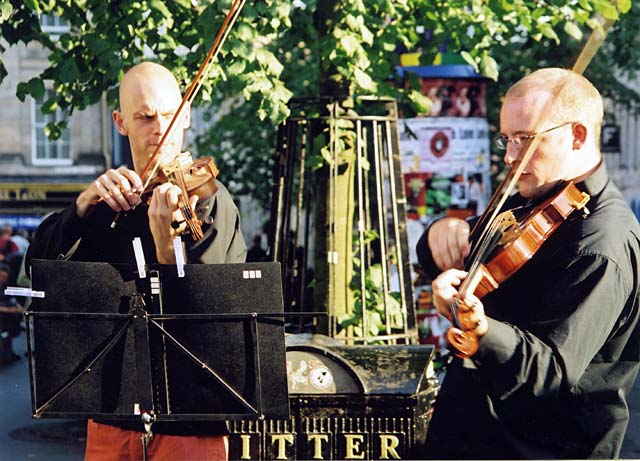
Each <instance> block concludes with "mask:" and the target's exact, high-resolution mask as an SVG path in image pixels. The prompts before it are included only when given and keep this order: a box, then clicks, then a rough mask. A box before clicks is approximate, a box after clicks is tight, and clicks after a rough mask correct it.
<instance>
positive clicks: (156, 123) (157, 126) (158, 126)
mask: <svg viewBox="0 0 640 461" xmlns="http://www.w3.org/2000/svg"><path fill="white" fill-rule="evenodd" d="M170 122H171V120H169V119H167V118H166V117H161V116H159V115H157V116H156V117H155V118H154V120H153V129H154V131H155V132H156V133H157V134H159V135H163V134H164V132H165V131H167V128H168V127H169V123H170Z"/></svg>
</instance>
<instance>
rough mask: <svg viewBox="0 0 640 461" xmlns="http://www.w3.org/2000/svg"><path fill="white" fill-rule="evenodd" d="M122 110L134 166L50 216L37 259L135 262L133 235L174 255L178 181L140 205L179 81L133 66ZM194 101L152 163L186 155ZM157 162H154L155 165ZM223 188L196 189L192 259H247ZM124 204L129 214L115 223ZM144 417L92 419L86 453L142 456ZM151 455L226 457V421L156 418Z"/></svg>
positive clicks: (117, 114) (155, 257) (149, 254)
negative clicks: (208, 193)
mask: <svg viewBox="0 0 640 461" xmlns="http://www.w3.org/2000/svg"><path fill="white" fill-rule="evenodd" d="M119 97H120V109H119V110H115V111H113V121H114V123H115V125H116V128H117V129H118V131H119V132H120V133H121V134H122V135H124V136H127V137H128V138H129V142H130V144H131V156H132V160H133V167H134V169H133V170H130V169H128V168H127V167H124V166H122V167H120V168H117V169H110V170H108V171H106V172H105V173H104V174H102V175H100V176H99V177H98V178H97V179H96V180H95V181H93V182H92V183H91V185H90V186H89V187H87V189H86V190H84V191H83V192H81V193H80V194H79V195H78V197H77V199H76V201H75V203H73V204H72V205H70V206H69V207H68V208H66V209H65V210H63V211H61V212H59V213H55V214H53V215H51V216H49V217H48V218H47V219H45V220H44V221H43V222H42V224H41V225H40V226H39V227H38V229H37V231H36V233H35V235H34V238H33V241H32V243H31V246H30V248H29V251H28V254H27V259H26V264H27V267H28V266H29V264H30V261H31V260H32V259H34V258H39V259H58V258H60V257H64V258H65V259H72V260H75V261H91V262H108V263H123V264H135V253H134V250H133V245H132V241H133V239H134V238H136V237H139V238H140V240H141V242H142V246H143V251H144V256H145V259H146V262H147V263H148V264H149V263H150V264H153V263H161V264H172V263H175V253H174V248H173V241H174V237H175V236H176V232H177V231H176V230H175V229H174V227H173V226H172V222H173V221H175V220H181V216H180V211H179V206H178V205H179V203H178V196H179V193H180V189H179V188H178V187H177V186H175V185H173V184H171V183H165V184H162V185H160V186H158V187H156V188H155V189H154V190H153V195H152V198H151V200H150V202H149V204H146V203H141V200H140V191H141V190H142V187H143V180H145V179H146V178H141V175H142V174H143V170H144V167H145V165H146V164H147V163H148V162H149V159H150V158H151V156H152V153H153V152H154V150H155V149H156V146H157V145H158V143H159V142H160V139H161V138H162V136H163V134H164V133H165V131H166V130H167V127H168V125H169V123H170V121H171V119H172V118H173V116H174V114H175V113H176V112H177V110H178V107H179V105H180V102H181V95H180V89H179V86H178V83H177V82H176V80H175V78H174V77H173V75H172V74H171V72H170V71H169V70H167V69H166V68H165V67H163V66H161V65H159V64H155V63H151V62H144V63H141V64H138V65H136V66H135V67H133V68H131V69H130V70H129V71H128V72H127V73H126V74H125V75H124V77H123V78H122V81H121V83H120V93H119ZM188 109H189V108H188V107H187V108H186V110H183V112H184V114H183V115H182V116H181V117H180V119H179V120H178V121H177V123H176V124H175V128H174V129H173V134H172V136H171V137H170V138H169V139H168V140H167V142H165V143H164V144H163V147H162V149H161V151H160V155H158V157H157V158H155V159H154V160H153V162H154V163H157V162H165V161H168V160H171V159H172V158H174V156H175V155H177V154H179V153H180V151H181V148H182V142H183V136H184V131H185V130H186V129H187V128H188V126H189V121H190V118H189V110H188ZM152 166H153V165H152ZM216 185H217V192H216V193H215V194H214V195H213V196H212V197H211V198H209V199H207V200H204V201H200V203H197V206H196V201H197V197H192V203H191V205H192V206H194V207H195V211H196V213H197V216H198V218H199V219H200V221H201V222H203V223H205V224H204V225H203V233H204V238H202V239H201V240H198V241H194V240H193V239H192V238H191V237H190V236H189V235H183V236H182V238H183V241H184V244H185V248H186V255H187V262H188V263H192V264H193V263H239V262H244V260H245V256H246V245H245V242H244V239H243V237H242V234H241V232H240V218H239V214H238V209H237V208H236V206H235V205H234V203H233V200H232V199H231V196H230V194H229V192H228V191H227V189H226V188H225V187H224V185H222V183H220V182H219V181H217V180H216ZM116 212H121V215H120V218H119V219H118V221H117V224H116V225H115V227H112V226H111V223H112V222H113V219H114V216H115V214H116ZM142 431H143V428H142V425H141V424H137V423H135V424H134V423H128V422H122V421H120V422H117V421H108V420H104V421H92V420H90V421H89V422H88V435H87V450H86V459H87V460H88V461H99V460H111V459H113V460H116V459H117V460H129V459H130V460H132V461H133V460H134V459H136V460H137V459H141V454H142V444H141V441H140V435H141V433H142ZM153 432H154V437H153V439H152V441H151V443H150V444H149V445H148V448H147V450H148V451H147V455H148V456H150V459H152V460H154V461H160V460H167V461H169V460H171V461H175V460H181V459H190V460H191V459H198V460H219V459H226V457H227V439H226V433H227V432H226V425H225V424H224V423H221V422H199V423H189V422H157V423H155V424H154V426H153Z"/></svg>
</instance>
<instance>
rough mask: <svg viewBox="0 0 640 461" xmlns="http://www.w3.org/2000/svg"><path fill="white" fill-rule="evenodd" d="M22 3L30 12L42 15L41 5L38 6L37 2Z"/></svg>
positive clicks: (35, 0)
mask: <svg viewBox="0 0 640 461" xmlns="http://www.w3.org/2000/svg"><path fill="white" fill-rule="evenodd" d="M22 3H23V5H24V6H26V7H27V8H29V9H30V10H32V11H35V12H37V13H40V5H38V2H37V0H22Z"/></svg>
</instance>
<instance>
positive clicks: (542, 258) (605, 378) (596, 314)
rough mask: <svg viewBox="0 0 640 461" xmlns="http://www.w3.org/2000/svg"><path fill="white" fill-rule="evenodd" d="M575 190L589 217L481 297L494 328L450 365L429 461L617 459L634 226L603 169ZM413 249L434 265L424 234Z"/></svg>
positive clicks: (627, 362)
mask: <svg viewBox="0 0 640 461" xmlns="http://www.w3.org/2000/svg"><path fill="white" fill-rule="evenodd" d="M577 186H578V187H579V188H580V189H581V190H583V191H585V192H587V193H588V194H589V195H590V196H591V199H590V201H589V203H588V204H587V207H588V208H589V210H590V212H591V214H590V215H588V217H586V218H583V217H582V216H580V215H581V213H580V212H579V211H578V212H574V213H573V214H572V215H571V216H570V218H569V219H568V220H567V221H566V222H564V223H563V224H562V225H561V226H560V228H559V229H558V230H557V231H556V232H555V233H554V234H553V235H552V236H551V237H550V238H549V240H548V241H547V242H545V243H544V245H543V246H542V247H541V248H540V250H539V251H538V252H537V253H536V254H535V255H534V257H533V258H532V259H531V260H530V261H529V262H528V263H526V264H525V265H524V267H523V268H522V269H520V271H519V272H517V273H516V274H515V275H513V276H512V277H511V278H509V279H508V280H507V281H505V282H504V283H503V284H502V285H501V286H500V287H499V288H498V289H497V290H496V291H494V292H492V293H490V294H488V295H487V296H485V298H484V299H483V300H482V301H483V304H484V306H485V311H486V314H487V316H488V317H489V331H488V333H487V334H486V335H485V336H484V337H482V338H481V340H480V344H479V350H478V352H477V353H476V354H475V355H474V356H473V357H472V358H471V359H465V360H461V359H458V358H455V359H454V361H453V362H452V363H451V364H450V365H449V366H448V368H447V371H446V377H445V379H444V382H443V385H442V388H441V392H440V394H439V396H438V398H437V401H436V404H435V409H434V414H433V419H432V421H431V425H430V427H429V432H428V436H427V442H426V453H425V454H426V456H427V457H433V458H440V459H460V458H467V459H469V458H475V459H499V458H503V459H504V458H509V459H516V458H539V459H540V458H574V459H575V458H608V459H611V458H617V457H618V455H619V453H620V448H621V445H622V440H623V438H624V433H625V430H626V427H627V422H628V419H629V412H628V408H627V403H626V396H627V394H628V392H629V390H630V389H631V387H632V385H633V382H634V380H635V378H636V375H637V373H638V366H639V362H640V324H639V322H638V318H639V315H640V313H639V286H640V283H639V280H638V277H639V274H638V268H639V267H640V226H639V225H638V221H637V220H636V218H635V217H634V215H633V214H632V212H631V210H630V209H629V207H628V205H627V203H626V201H625V200H624V197H623V196H622V195H621V193H620V192H619V191H618V189H617V188H616V186H615V185H614V184H613V182H612V181H611V179H610V178H609V176H608V174H607V172H606V168H605V166H604V164H603V165H601V166H600V167H599V168H598V170H597V171H596V172H595V173H594V174H593V175H592V176H590V177H589V178H588V179H587V180H586V181H584V182H583V183H580V184H578V185H577ZM523 202H524V199H523V198H522V197H521V196H518V195H516V196H514V197H512V198H510V199H509V201H508V203H507V207H513V206H517V205H521V204H522V203H523ZM427 232H428V231H427ZM417 251H418V255H419V258H420V262H421V264H423V266H425V268H432V269H433V268H434V265H433V261H432V260H431V256H430V252H429V250H428V245H427V242H426V232H425V234H424V235H423V236H422V237H421V240H420V242H419V243H418V246H417Z"/></svg>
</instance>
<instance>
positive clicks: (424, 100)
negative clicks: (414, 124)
mask: <svg viewBox="0 0 640 461" xmlns="http://www.w3.org/2000/svg"><path fill="white" fill-rule="evenodd" d="M407 97H408V98H409V100H410V101H411V102H412V103H413V105H414V107H415V109H416V112H417V113H418V115H426V114H428V113H429V111H430V110H431V104H432V103H433V101H431V99H429V97H427V96H425V95H424V94H422V93H421V92H419V91H417V90H411V92H410V93H409V94H408V95H407Z"/></svg>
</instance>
